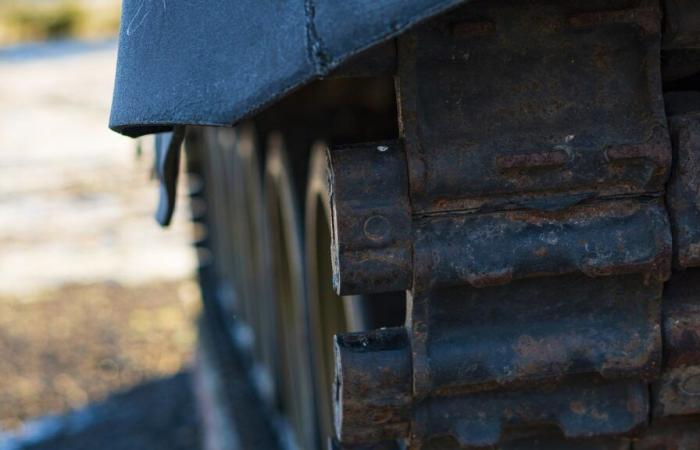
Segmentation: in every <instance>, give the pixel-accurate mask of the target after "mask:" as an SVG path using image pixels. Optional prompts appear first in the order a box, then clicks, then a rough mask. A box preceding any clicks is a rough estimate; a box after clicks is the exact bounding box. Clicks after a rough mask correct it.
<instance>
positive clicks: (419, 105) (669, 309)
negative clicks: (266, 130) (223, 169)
mask: <svg viewBox="0 0 700 450" xmlns="http://www.w3.org/2000/svg"><path fill="white" fill-rule="evenodd" d="M662 23H663V17H662V11H661V7H660V5H659V3H658V2H657V1H655V0H639V1H612V2H611V1H607V2H602V1H600V2H598V1H597V2H588V3H586V4H584V3H583V2H577V1H560V2H547V1H534V2H527V4H522V3H521V2H512V1H506V0H498V1H488V2H487V1H478V2H474V3H472V4H470V5H468V6H467V7H464V8H462V9H459V10H456V11H454V12H451V13H450V14H448V15H445V16H444V17H442V18H440V19H437V20H434V21H431V22H429V23H427V24H425V25H422V26H419V27H418V28H416V29H415V30H414V31H412V32H410V33H408V34H407V35H405V36H403V37H401V38H399V40H398V49H399V50H398V79H397V86H398V89H397V95H398V103H399V108H400V113H399V115H400V130H401V136H400V139H399V140H397V141H390V142H373V143H368V144H360V145H355V146H346V147H339V148H332V149H331V150H330V152H329V159H330V171H331V178H330V180H331V181H330V189H331V199H332V208H333V214H332V217H333V219H334V222H333V260H334V269H335V273H334V278H335V282H336V288H337V290H338V292H339V293H341V294H359V293H368V292H383V291H391V290H406V291H407V300H406V301H407V322H406V325H405V326H404V327H401V328H392V329H382V330H375V331H371V332H365V333H353V334H342V335H338V336H337V337H336V339H335V346H336V347H335V348H336V388H335V392H336V398H335V420H336V432H337V435H338V439H339V442H340V443H338V448H348V449H351V448H373V446H376V445H386V442H391V441H397V440H399V441H405V442H406V443H407V445H408V448H410V449H429V448H435V449H438V448H439V449H449V448H462V449H471V448H502V449H515V448H538V449H541V448H563V447H564V446H566V448H581V449H589V448H590V449H594V448H595V449H601V448H611V449H612V448H615V449H618V448H619V449H622V448H625V449H629V448H631V446H634V447H635V448H643V449H647V448H683V449H687V450H690V449H697V448H699V447H698V444H697V440H693V439H694V436H695V437H697V436H696V435H697V433H696V432H694V431H692V427H686V428H683V426H682V425H678V421H677V420H676V419H672V418H671V417H674V416H684V418H683V419H682V420H684V421H691V422H692V420H693V419H688V418H687V417H685V416H689V415H690V416H692V415H697V414H699V413H700V409H698V407H699V406H700V404H699V403H698V400H697V399H698V398H700V397H698V396H697V395H698V394H700V381H699V380H700V371H699V369H698V367H699V366H698V364H699V363H700V360H698V355H700V331H699V330H700V327H699V325H700V321H698V318H697V317H695V316H696V315H697V312H698V308H700V306H698V305H700V298H699V297H698V294H697V292H698V289H697V288H698V287H700V285H698V283H697V281H696V280H697V279H698V275H700V274H697V273H695V271H696V270H700V269H690V267H692V266H697V265H698V264H699V263H700V256H699V255H700V246H698V244H699V243H700V233H699V232H698V230H699V229H700V214H699V211H700V209H698V208H699V207H698V205H700V194H699V193H700V189H699V188H698V182H697V180H698V173H699V172H698V168H700V164H698V162H697V161H696V158H699V157H700V140H699V138H700V133H699V131H700V128H698V117H697V116H696V115H694V114H693V113H686V114H684V115H680V116H675V117H672V118H671V120H670V131H669V120H668V118H667V116H666V112H665V107H664V102H663V99H664V96H663V92H662V83H661V66H660V58H659V55H660V49H661V44H662V36H661V31H662ZM681 28H683V27H681ZM684 29H685V30H686V31H687V26H686V27H685V28H684ZM676 35H677V36H683V37H675V38H669V39H667V41H666V42H667V45H671V44H670V43H672V42H675V43H678V42H685V43H687V42H691V43H692V42H693V40H692V38H691V37H689V36H688V35H685V34H683V33H682V32H677V33H676ZM671 137H673V140H672V139H671ZM672 141H673V147H674V148H673V150H672ZM674 154H675V158H673V155H674ZM672 160H674V161H675V162H676V164H677V166H676V168H675V170H674V172H673V175H672V176H671V170H672V167H671V166H672V164H671V162H672ZM679 164H680V165H679ZM669 177H670V182H669ZM667 183H669V184H668V189H667ZM667 205H668V206H667ZM672 265H673V266H674V267H675V268H676V269H677V270H686V269H687V272H686V273H685V274H683V275H682V276H681V275H679V276H674V277H673V278H672V280H671V282H670V283H669V284H668V285H667V286H666V294H665V297H666V298H665V299H664V283H665V282H666V281H667V280H668V279H669V278H670V276H671V270H672ZM693 286H695V288H693ZM662 299H663V301H662ZM649 417H651V418H652V419H651V422H652V423H653V424H654V427H653V429H652V431H651V432H649V433H647V430H648V428H649V425H650V419H649ZM657 422H658V424H657ZM679 429H683V430H686V431H687V432H688V433H689V434H688V433H686V434H683V435H682V436H680V435H679V431H678V430H679ZM693 433H695V434H693ZM642 436H646V437H644V438H643V439H641V440H638V439H640V437H642ZM669 436H670V437H669ZM671 441H673V442H678V443H679V444H678V445H685V446H681V447H670V446H668V447H664V446H663V445H662V444H659V442H671ZM682 442H685V444H681V443H682ZM691 442H692V443H691ZM341 443H342V444H341Z"/></svg>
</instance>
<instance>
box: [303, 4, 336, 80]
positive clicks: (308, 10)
mask: <svg viewBox="0 0 700 450" xmlns="http://www.w3.org/2000/svg"><path fill="white" fill-rule="evenodd" d="M304 10H305V17H306V39H307V52H308V55H309V59H311V62H312V63H313V65H314V68H315V70H316V73H318V74H324V73H326V71H327V70H328V65H329V63H330V58H329V57H328V54H327V53H326V52H325V50H324V49H323V41H322V40H321V38H320V36H319V35H318V30H317V29H316V6H315V5H314V0H304Z"/></svg>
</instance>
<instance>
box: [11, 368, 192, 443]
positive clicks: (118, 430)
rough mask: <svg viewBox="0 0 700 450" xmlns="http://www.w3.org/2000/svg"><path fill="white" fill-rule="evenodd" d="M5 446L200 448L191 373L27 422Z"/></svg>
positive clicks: (146, 384) (147, 384) (144, 385)
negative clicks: (59, 414)
mask: <svg viewBox="0 0 700 450" xmlns="http://www.w3.org/2000/svg"><path fill="white" fill-rule="evenodd" d="M0 449H2V450H97V449H99V450H199V449H200V432H199V424H198V419H197V413H196V410H195V404H194V398H193V395H192V390H191V379H190V374H189V372H182V373H179V374H177V375H175V376H172V377H169V378H164V379H160V380H155V381H150V382H147V383H143V384H141V385H139V386H137V387H135V388H133V389H131V390H129V391H126V392H122V393H119V394H114V395H112V396H110V397H108V398H107V399H106V400H104V401H103V402H100V403H97V404H94V405H90V406H88V407H86V408H84V409H82V410H78V411H74V412H71V413H68V414H65V415H63V416H52V417H47V418H43V419H39V420H36V421H34V422H30V423H27V424H26V425H25V426H24V428H23V429H22V431H21V432H20V434H19V435H18V436H17V437H16V438H15V439H10V440H7V441H6V443H4V445H3V443H2V442H0Z"/></svg>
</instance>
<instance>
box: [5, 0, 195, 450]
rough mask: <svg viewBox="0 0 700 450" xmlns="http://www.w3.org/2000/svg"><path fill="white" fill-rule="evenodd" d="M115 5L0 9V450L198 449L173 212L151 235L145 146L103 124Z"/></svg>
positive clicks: (38, 1)
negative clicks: (164, 227)
mask: <svg viewBox="0 0 700 450" xmlns="http://www.w3.org/2000/svg"><path fill="white" fill-rule="evenodd" d="M119 8H120V4H119V2H117V1H113V0H83V1H79V0H0V450H10V449H13V450H14V449H25V448H30V449H51V450H59V449H64V448H65V449H72V450H75V449H82V448H85V449H105V450H111V449H117V448H120V449H121V448H124V449H127V448H128V449H146V450H149V449H161V448H163V449H166V448H167V449H181V448H182V449H189V448H196V442H197V441H198V436H197V433H198V431H197V424H196V419H195V418H194V416H195V414H194V405H193V404H192V399H191V398H190V393H189V376H190V375H189V371H188V367H189V364H190V362H191V358H192V353H193V347H194V343H195V340H196V333H195V319H196V317H197V314H198V310H199V298H198V295H199V293H198V289H197V285H196V282H195V281H194V278H193V277H194V268H195V255H194V253H193V251H192V250H191V248H190V245H189V242H190V240H191V238H190V231H191V230H190V228H189V224H188V211H187V203H186V201H183V200H185V199H181V200H180V202H179V206H180V208H179V210H178V211H177V213H176V218H175V220H174V224H173V225H172V226H171V227H170V228H169V229H167V230H162V229H161V228H159V227H158V226H157V225H156V223H155V221H154V220H153V219H152V216H153V212H154V211H155V205H156V194H157V189H156V186H155V182H154V181H153V180H152V176H151V172H152V164H153V155H152V146H151V142H150V141H144V142H142V143H141V145H140V146H138V147H137V144H136V142H135V141H132V140H130V139H127V138H124V137H121V136H119V135H117V134H115V133H113V132H111V131H109V130H108V129H107V122H108V115H109V105H110V102H111V94H112V83H113V77H114V66H115V63H116V33H117V30H118V26H119ZM181 178H183V177H181ZM184 191H185V189H184V186H183V188H181V189H180V192H181V193H184Z"/></svg>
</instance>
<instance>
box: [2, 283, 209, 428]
mask: <svg viewBox="0 0 700 450" xmlns="http://www.w3.org/2000/svg"><path fill="white" fill-rule="evenodd" d="M198 310H199V303H198V292H197V287H196V285H195V284H194V283H193V282H192V281H179V282H156V283H152V284H144V285H139V286H128V287H125V286H122V285H119V284H116V283H98V284H91V285H66V286H64V287H61V288H58V289H54V290H50V291H43V292H40V293H36V294H34V295H28V296H23V297H16V298H9V297H4V298H0V355H2V358H0V380H2V385H3V389H2V390H0V427H2V428H4V429H10V428H15V427H17V426H18V425H20V423H21V422H22V421H25V420H27V419H30V418H33V417H36V416H40V415H42V414H46V413H48V412H60V411H66V410H69V409H77V408H81V407H83V406H85V405H87V404H88V403H91V402H94V401H96V400H101V399H104V398H105V397H107V395H109V394H110V393H111V392H113V391H115V390H122V389H125V388H128V387H131V386H135V385H137V384H140V383H142V382H144V381H146V380H149V379H154V378H160V377H163V376H167V375H172V374H173V373H177V372H178V371H180V370H181V369H182V368H183V365H185V364H186V362H188V361H190V359H191V355H192V348H193V344H194V340H195V337H196V335H195V332H194V329H193V326H192V324H193V322H194V320H195V317H196V314H197V311H198Z"/></svg>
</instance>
